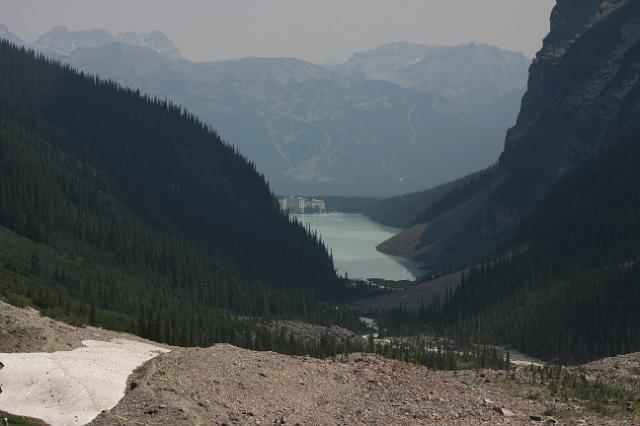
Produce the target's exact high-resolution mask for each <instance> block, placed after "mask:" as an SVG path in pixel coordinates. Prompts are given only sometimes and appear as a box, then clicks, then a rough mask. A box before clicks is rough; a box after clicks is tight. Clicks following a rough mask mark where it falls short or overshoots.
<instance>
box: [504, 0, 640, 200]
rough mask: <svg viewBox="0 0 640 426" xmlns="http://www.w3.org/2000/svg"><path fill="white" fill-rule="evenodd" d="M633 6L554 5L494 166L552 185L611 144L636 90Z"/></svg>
mask: <svg viewBox="0 0 640 426" xmlns="http://www.w3.org/2000/svg"><path fill="white" fill-rule="evenodd" d="M639 40H640V3H638V2H637V1H627V0H606V1H602V0H597V1H596V0H589V1H585V0H559V1H558V4H557V6H556V7H555V8H554V10H553V13H552V16H551V33H550V34H549V36H548V37H547V38H546V39H545V42H544V46H543V48H542V50H541V51H540V52H539V53H538V55H537V57H536V59H535V61H534V63H533V65H532V66H531V70H530V76H529V88H528V91H527V93H526V95H525V96H524V99H523V103H522V109H521V112H520V115H519V118H518V121H517V124H516V126H515V127H513V128H512V129H511V130H510V131H509V133H508V135H507V139H506V144H505V150H504V153H503V154H502V156H501V161H500V163H501V165H502V166H503V167H504V168H506V169H507V170H509V171H510V172H511V173H512V174H514V175H517V176H522V175H523V174H525V173H526V174H530V175H533V177H534V180H535V182H534V184H535V185H537V186H538V187H540V186H542V188H539V189H542V190H544V186H545V185H548V184H552V183H553V182H554V181H555V180H557V179H558V178H560V177H562V176H563V175H565V174H566V173H568V172H569V171H571V170H572V169H574V168H575V167H577V166H579V165H580V164H581V163H583V162H584V161H585V160H587V159H589V158H591V157H593V156H594V155H597V153H598V151H599V150H600V149H602V148H603V147H604V146H605V145H606V144H609V143H612V142H613V141H614V140H615V139H616V134H617V133H618V132H619V130H620V124H621V119H622V118H623V115H624V111H625V109H626V108H628V106H629V103H628V102H627V101H630V99H629V97H630V96H631V95H632V93H633V91H634V88H635V87H636V86H637V80H638V70H639V69H640V61H638V50H639V45H638V41H639Z"/></svg>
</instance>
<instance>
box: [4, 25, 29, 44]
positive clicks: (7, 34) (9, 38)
mask: <svg viewBox="0 0 640 426" xmlns="http://www.w3.org/2000/svg"><path fill="white" fill-rule="evenodd" d="M0 39H4V40H7V41H8V42H10V43H13V44H15V45H16V46H24V45H25V44H26V43H25V42H24V41H22V39H20V37H18V36H17V35H15V34H14V33H12V32H11V31H9V27H7V26H6V25H4V24H3V23H1V22H0Z"/></svg>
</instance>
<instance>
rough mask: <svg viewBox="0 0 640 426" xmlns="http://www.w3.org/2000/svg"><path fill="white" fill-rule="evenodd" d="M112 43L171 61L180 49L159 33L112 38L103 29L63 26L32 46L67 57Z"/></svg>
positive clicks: (128, 33)
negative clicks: (139, 49) (73, 53)
mask: <svg viewBox="0 0 640 426" xmlns="http://www.w3.org/2000/svg"><path fill="white" fill-rule="evenodd" d="M114 42H122V43H125V44H130V45H134V46H138V47H142V48H145V49H149V50H153V51H154V52H156V53H160V54H162V55H164V56H167V57H169V58H171V59H180V58H181V57H182V56H181V54H180V49H179V48H178V47H177V46H176V45H175V44H174V43H173V42H172V41H171V40H169V38H168V37H167V36H166V35H165V34H164V33H162V32H160V31H153V32H151V33H149V34H144V33H134V32H126V33H120V34H118V35H117V36H115V37H114V36H113V35H112V34H111V33H110V32H109V31H107V30H104V29H93V30H86V31H69V29H68V28H67V27H65V26H57V27H54V28H52V29H51V30H50V31H49V32H47V33H45V34H43V35H42V36H41V37H40V38H39V39H38V40H37V41H36V42H35V44H34V47H36V48H37V49H41V50H49V51H53V52H55V53H58V54H62V55H64V56H68V55H69V54H71V53H72V52H73V51H74V50H76V49H79V48H87V47H89V48H91V47H102V46H106V45H108V44H111V43H114Z"/></svg>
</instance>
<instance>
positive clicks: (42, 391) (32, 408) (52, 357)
mask: <svg viewBox="0 0 640 426" xmlns="http://www.w3.org/2000/svg"><path fill="white" fill-rule="evenodd" d="M82 343H83V344H84V346H85V347H82V348H78V349H74V350H72V351H63V352H54V353H42V352H38V353H15V354H0V361H2V362H3V363H4V368H3V369H2V370H0V384H1V386H2V393H1V394H0V409H2V410H4V411H7V412H9V413H11V414H16V415H22V416H29V417H35V418H38V419H42V420H44V421H45V422H47V423H49V424H51V425H53V426H71V425H73V426H76V425H84V424H87V423H89V422H91V421H92V420H93V419H94V418H96V417H97V416H98V414H100V412H101V411H102V410H109V409H111V408H113V407H114V406H115V405H116V404H117V403H118V402H119V401H120V399H122V398H123V397H124V393H125V388H126V385H127V378H128V377H129V375H131V373H132V372H133V370H135V369H136V368H137V367H139V366H140V365H142V364H143V363H145V362H146V361H148V360H150V359H152V358H155V357H156V356H158V355H160V354H161V353H165V352H169V351H168V350H167V349H164V348H160V347H158V346H153V345H149V344H146V343H140V342H134V341H133V340H127V339H113V340H112V341H111V342H99V341H95V340H85V341H84V342H82Z"/></svg>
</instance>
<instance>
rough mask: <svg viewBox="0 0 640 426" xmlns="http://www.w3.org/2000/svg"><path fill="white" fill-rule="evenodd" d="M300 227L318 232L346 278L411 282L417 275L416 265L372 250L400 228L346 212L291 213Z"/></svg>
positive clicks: (417, 268) (340, 272) (341, 273)
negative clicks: (305, 226) (347, 276)
mask: <svg viewBox="0 0 640 426" xmlns="http://www.w3.org/2000/svg"><path fill="white" fill-rule="evenodd" d="M291 216H292V217H295V218H297V219H298V220H299V221H300V222H301V223H303V224H304V225H307V224H308V225H309V226H310V227H311V229H315V230H317V231H318V234H320V235H321V237H322V240H323V241H324V243H325V244H326V246H327V247H328V248H329V249H331V250H332V252H333V260H334V263H335V266H336V268H337V269H338V273H339V274H340V275H344V273H345V272H347V273H348V274H349V277H350V278H360V279H366V278H384V279H387V280H396V281H399V280H413V279H415V276H416V274H418V275H419V266H420V265H418V264H417V263H415V262H412V261H409V260H406V259H400V258H396V257H393V256H387V255H385V254H382V253H380V252H379V251H377V250H376V246H377V245H378V244H380V243H381V242H383V241H385V240H387V239H389V238H391V237H392V236H394V235H396V234H397V233H398V232H400V229H396V228H390V227H387V226H383V225H380V224H378V223H376V222H374V221H372V220H371V219H369V218H367V217H366V216H362V215H359V214H350V213H325V214H292V215H291Z"/></svg>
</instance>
